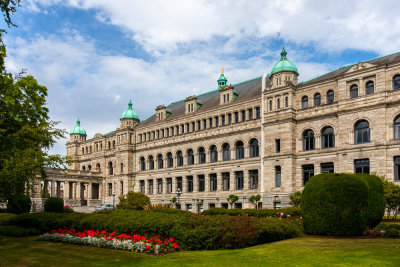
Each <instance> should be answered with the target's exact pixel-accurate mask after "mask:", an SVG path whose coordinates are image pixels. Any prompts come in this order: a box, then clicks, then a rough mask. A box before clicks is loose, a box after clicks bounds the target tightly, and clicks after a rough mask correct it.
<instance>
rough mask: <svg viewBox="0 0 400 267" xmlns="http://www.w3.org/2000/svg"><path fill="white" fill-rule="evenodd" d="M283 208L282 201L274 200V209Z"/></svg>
mask: <svg viewBox="0 0 400 267" xmlns="http://www.w3.org/2000/svg"><path fill="white" fill-rule="evenodd" d="M280 208H282V205H281V202H274V209H280Z"/></svg>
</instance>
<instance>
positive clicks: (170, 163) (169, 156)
mask: <svg viewBox="0 0 400 267" xmlns="http://www.w3.org/2000/svg"><path fill="white" fill-rule="evenodd" d="M173 166H174V158H173V157H172V153H171V152H168V153H167V168H172V167H173Z"/></svg>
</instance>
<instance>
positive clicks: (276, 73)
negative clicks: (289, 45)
mask: <svg viewBox="0 0 400 267" xmlns="http://www.w3.org/2000/svg"><path fill="white" fill-rule="evenodd" d="M286 55H287V52H286V50H285V48H282V51H281V59H280V60H279V61H278V62H277V63H276V64H275V66H274V67H273V68H272V70H271V73H270V74H269V79H270V81H271V88H272V89H273V88H277V87H281V86H286V85H290V84H293V85H297V77H298V76H299V72H298V71H297V68H296V65H294V64H293V63H292V62H291V61H290V60H289V59H287V57H286Z"/></svg>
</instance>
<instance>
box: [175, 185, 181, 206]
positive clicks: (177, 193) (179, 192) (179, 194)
mask: <svg viewBox="0 0 400 267" xmlns="http://www.w3.org/2000/svg"><path fill="white" fill-rule="evenodd" d="M176 195H177V196H178V205H177V206H178V208H179V209H181V204H180V203H179V199H180V197H181V195H182V191H181V189H180V188H178V190H177V191H176Z"/></svg>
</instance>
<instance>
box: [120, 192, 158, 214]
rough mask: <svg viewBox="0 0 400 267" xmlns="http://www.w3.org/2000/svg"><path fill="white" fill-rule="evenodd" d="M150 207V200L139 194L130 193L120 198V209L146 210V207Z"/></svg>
mask: <svg viewBox="0 0 400 267" xmlns="http://www.w3.org/2000/svg"><path fill="white" fill-rule="evenodd" d="M147 205H150V198H149V197H148V196H146V195H145V194H142V193H139V192H133V191H131V192H129V193H128V194H126V197H125V196H122V197H119V204H118V205H117V208H119V209H130V210H144V208H145V206H147Z"/></svg>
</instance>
